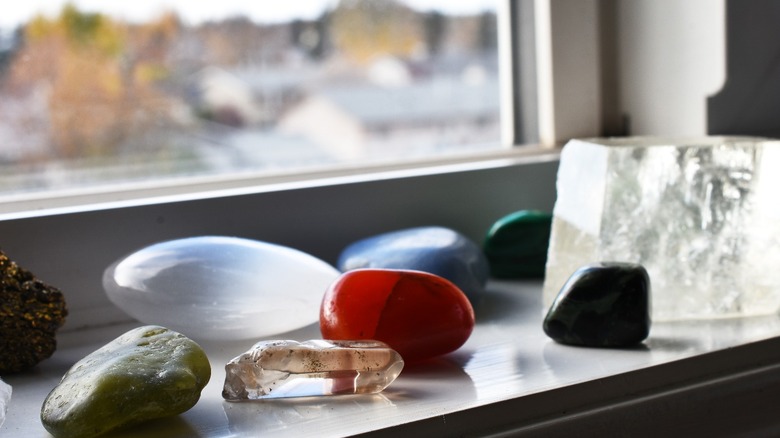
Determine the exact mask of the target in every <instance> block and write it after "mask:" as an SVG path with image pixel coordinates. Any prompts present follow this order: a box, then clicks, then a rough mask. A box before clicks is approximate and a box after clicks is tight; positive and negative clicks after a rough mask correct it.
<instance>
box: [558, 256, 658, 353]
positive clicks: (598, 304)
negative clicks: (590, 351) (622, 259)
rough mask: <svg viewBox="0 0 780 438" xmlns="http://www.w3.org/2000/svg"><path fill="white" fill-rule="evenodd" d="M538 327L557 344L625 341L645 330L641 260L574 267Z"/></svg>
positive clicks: (646, 283) (646, 288) (646, 294)
mask: <svg viewBox="0 0 780 438" xmlns="http://www.w3.org/2000/svg"><path fill="white" fill-rule="evenodd" d="M543 328H544V332H545V333H546V334H547V336H549V337H550V338H552V339H553V340H555V341H557V342H560V343H562V344H570V345H581V346H586V347H630V346H633V345H636V344H638V343H640V342H642V341H644V340H645V339H646V338H647V335H648V334H649V333H650V277H649V276H648V275H647V271H646V270H645V268H644V267H642V265H639V264H635V263H617V262H603V263H595V264H592V265H587V266H583V267H582V268H580V269H578V270H577V271H576V272H575V273H574V274H572V276H571V277H570V278H569V280H568V281H567V282H566V284H565V285H564V286H563V288H561V291H560V292H559V293H558V296H557V297H556V298H555V301H554V302H553V304H552V306H550V310H549V311H548V312H547V316H546V317H545V319H544V325H543Z"/></svg>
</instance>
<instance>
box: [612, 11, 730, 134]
mask: <svg viewBox="0 0 780 438" xmlns="http://www.w3.org/2000/svg"><path fill="white" fill-rule="evenodd" d="M614 4H615V5H616V8H617V10H616V14H615V17H616V18H617V27H616V29H615V36H616V49H617V53H616V56H617V59H616V61H617V66H616V68H617V71H616V73H617V83H616V86H617V87H618V89H617V90H616V101H617V105H618V108H617V109H618V111H619V112H620V113H622V114H626V115H627V116H628V117H629V118H630V131H629V134H632V135H679V136H696V135H704V134H706V132H707V119H706V117H707V107H706V105H707V100H706V99H707V97H708V96H710V95H713V94H715V93H717V91H718V90H719V89H720V88H721V87H722V85H723V83H724V82H725V75H726V73H725V50H726V47H725V0H685V1H681V0H652V1H648V0H617V1H616V2H615V3H614Z"/></svg>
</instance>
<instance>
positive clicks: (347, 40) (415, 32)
mask: <svg viewBox="0 0 780 438" xmlns="http://www.w3.org/2000/svg"><path fill="white" fill-rule="evenodd" d="M330 24H331V28H330V29H331V34H332V40H333V44H334V46H335V47H336V49H337V50H339V51H341V52H342V53H343V54H345V55H346V56H348V57H349V58H351V59H352V60H354V61H356V62H358V63H360V64H366V63H368V62H370V61H371V60H373V59H374V58H376V57H378V56H383V55H392V56H400V57H406V56H411V55H412V54H413V53H414V52H415V51H416V50H417V49H419V48H420V47H421V46H422V45H423V35H422V34H423V31H422V23H421V19H420V16H419V15H418V14H417V13H416V12H415V11H414V10H412V9H411V8H409V7H408V6H406V5H404V4H402V3H400V2H398V1H396V0H341V1H340V2H339V4H338V6H336V8H335V9H334V10H333V12H332V14H331V19H330Z"/></svg>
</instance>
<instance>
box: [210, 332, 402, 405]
mask: <svg viewBox="0 0 780 438" xmlns="http://www.w3.org/2000/svg"><path fill="white" fill-rule="evenodd" d="M403 367H404V361H403V359H402V358H401V355H399V354H398V353H397V352H396V351H395V350H393V349H391V348H390V347H389V346H388V345H387V344H385V343H383V342H379V341H331V340H311V341H305V342H297V341H261V342H258V343H257V344H255V345H254V346H253V347H252V348H251V349H250V350H249V351H247V352H245V353H243V354H241V355H239V356H237V357H235V358H233V359H232V360H231V361H230V362H228V363H227V364H226V365H225V386H224V388H223V390H222V397H224V398H225V400H228V401H241V400H257V399H268V398H281V397H306V396H321V395H337V394H371V393H377V392H380V391H382V390H383V389H385V388H386V387H387V386H388V385H390V384H391V383H392V382H393V381H394V380H395V378H396V377H398V375H399V374H401V370H402V369H403Z"/></svg>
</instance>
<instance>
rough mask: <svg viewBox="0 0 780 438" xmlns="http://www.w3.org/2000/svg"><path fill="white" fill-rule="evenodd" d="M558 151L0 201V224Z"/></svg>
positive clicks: (527, 149) (525, 159) (529, 158)
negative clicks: (54, 215)
mask: <svg viewBox="0 0 780 438" xmlns="http://www.w3.org/2000/svg"><path fill="white" fill-rule="evenodd" d="M558 156H559V150H558V149H555V148H548V147H543V146H538V145H527V146H522V147H513V148H503V149H493V150H489V151H475V152H461V153H450V154H448V155H446V156H442V157H425V158H416V159H415V158H406V159H403V160H400V159H399V160H387V161H383V162H381V163H368V164H367V163H360V164H342V165H328V166H326V167H323V168H308V169H306V170H299V171H296V170H288V171H282V170H279V171H264V172H257V173H247V172H245V173H240V174H228V175H215V176H201V177H197V176H193V177H181V178H176V179H169V180H159V181H153V182H131V183H126V184H109V185H106V186H98V187H88V188H80V189H63V190H49V191H46V192H43V193H36V192H31V193H20V194H9V195H4V196H0V220H4V219H17V218H27V217H35V216H42V215H51V214H63V213H72V212H79V211H85V210H94V209H106V208H121V207H127V206H137V205H144V204H159V203H166V202H176V201H184V200H197V199H207V198H216V197H228V196H236V195H242V194H255V193H262V192H273V191H283V190H290V189H299V188H307V187H317V186H326V185H334V184H347V183H355V182H364V181H376V180H382V179H393V178H406V177H413V176H419V175H430V174H435V173H451V172H459V171H464V170H474V169H486V168H493V167H505V166H512V165H518V164H523V163H534V162H539V161H549V160H556V159H557V157H558Z"/></svg>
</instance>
